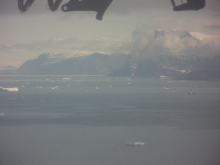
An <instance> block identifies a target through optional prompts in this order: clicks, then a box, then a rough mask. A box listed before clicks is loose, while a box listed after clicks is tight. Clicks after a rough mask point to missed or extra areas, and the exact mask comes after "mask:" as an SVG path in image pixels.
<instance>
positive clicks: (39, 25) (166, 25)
mask: <svg viewBox="0 0 220 165" xmlns="http://www.w3.org/2000/svg"><path fill="white" fill-rule="evenodd" d="M66 2H68V0H64V1H63V2H62V4H64V3H66ZM176 2H177V4H178V3H180V2H181V1H180V0H176ZM62 4H61V5H62ZM61 5H60V6H61ZM46 6H47V1H46V0H35V2H34V4H33V5H32V6H31V7H30V8H29V10H28V11H27V12H26V13H20V12H19V10H18V7H17V0H0V22H1V26H0V59H1V60H0V66H7V65H12V66H20V65H21V64H22V63H24V62H25V61H27V60H28V59H33V58H36V57H38V56H39V55H40V54H42V53H44V52H58V53H63V52H71V53H72V54H76V55H77V54H90V53H93V52H105V53H127V54H128V53H129V52H131V50H132V45H133V42H134V40H135V37H136V35H137V31H139V30H140V29H142V31H144V34H143V33H140V35H145V36H146V38H147V40H148V39H150V38H152V37H153V36H154V31H155V29H165V30H171V29H182V30H187V31H189V32H197V33H203V34H206V35H212V36H213V35H216V36H219V35H220V1H219V0H207V1H206V6H205V8H204V9H202V10H199V11H185V12H174V11H173V10H172V5H171V3H170V0H114V1H113V2H112V4H111V5H110V6H109V8H108V9H107V10H106V12H105V15H104V17H103V20H102V21H98V20H96V18H95V16H96V13H95V12H68V13H63V12H61V11H60V7H59V9H58V11H56V12H51V11H50V10H48V9H47V7H46ZM143 29H144V30H143ZM214 44H215V47H217V49H218V48H219V46H220V42H219V40H218V41H216V42H215V43H214Z"/></svg>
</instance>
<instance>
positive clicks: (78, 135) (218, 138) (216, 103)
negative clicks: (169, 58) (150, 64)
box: [0, 76, 220, 165]
mask: <svg viewBox="0 0 220 165" xmlns="http://www.w3.org/2000/svg"><path fill="white" fill-rule="evenodd" d="M68 78H70V79H68ZM0 86H2V87H18V89H19V91H18V92H0V165H219V164H220V82H217V81H215V82H201V81H186V82H185V81H172V80H169V79H137V78H131V79H130V78H109V77H101V76H100V77H91V76H88V77H87V76H85V77H83V76H0ZM132 142H143V143H145V145H144V146H128V145H127V143H132Z"/></svg>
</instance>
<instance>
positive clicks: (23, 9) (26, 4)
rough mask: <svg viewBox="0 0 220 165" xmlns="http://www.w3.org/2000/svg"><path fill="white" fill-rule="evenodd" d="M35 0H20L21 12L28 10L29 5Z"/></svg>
mask: <svg viewBox="0 0 220 165" xmlns="http://www.w3.org/2000/svg"><path fill="white" fill-rule="evenodd" d="M34 1H35V0H27V1H26V2H25V3H24V0H18V8H19V10H20V12H22V13H23V12H26V11H27V10H28V9H29V7H30V6H31V5H32V4H33V3H34Z"/></svg>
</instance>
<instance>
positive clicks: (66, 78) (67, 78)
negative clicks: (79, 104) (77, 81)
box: [63, 77, 71, 80]
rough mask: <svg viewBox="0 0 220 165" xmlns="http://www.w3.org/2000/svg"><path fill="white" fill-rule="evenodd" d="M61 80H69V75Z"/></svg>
mask: <svg viewBox="0 0 220 165" xmlns="http://www.w3.org/2000/svg"><path fill="white" fill-rule="evenodd" d="M63 80H71V78H69V77H64V78H63Z"/></svg>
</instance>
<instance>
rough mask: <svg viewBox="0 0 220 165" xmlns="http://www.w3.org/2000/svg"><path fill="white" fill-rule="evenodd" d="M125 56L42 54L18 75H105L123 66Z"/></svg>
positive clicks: (23, 67) (24, 66)
mask: <svg viewBox="0 0 220 165" xmlns="http://www.w3.org/2000/svg"><path fill="white" fill-rule="evenodd" d="M126 59H127V55H124V54H112V55H107V54H101V53H94V54H92V55H88V56H73V57H72V56H66V55H65V54H57V55H53V54H52V55H51V54H48V53H47V54H42V55H40V56H39V57H38V58H37V59H34V60H29V61H27V62H25V63H24V64H23V65H21V67H20V68H19V69H18V71H17V72H18V74H31V75H63V74H64V75H106V74H108V73H109V72H111V71H112V70H114V69H116V68H117V67H119V66H120V65H123V64H124V62H125V60H126Z"/></svg>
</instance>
